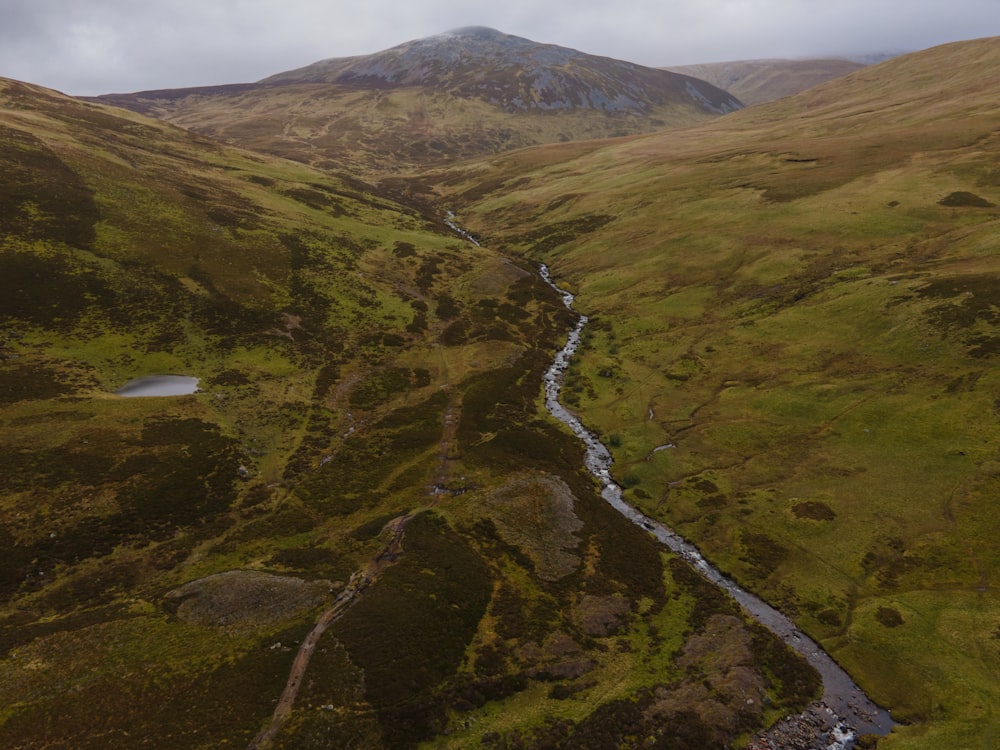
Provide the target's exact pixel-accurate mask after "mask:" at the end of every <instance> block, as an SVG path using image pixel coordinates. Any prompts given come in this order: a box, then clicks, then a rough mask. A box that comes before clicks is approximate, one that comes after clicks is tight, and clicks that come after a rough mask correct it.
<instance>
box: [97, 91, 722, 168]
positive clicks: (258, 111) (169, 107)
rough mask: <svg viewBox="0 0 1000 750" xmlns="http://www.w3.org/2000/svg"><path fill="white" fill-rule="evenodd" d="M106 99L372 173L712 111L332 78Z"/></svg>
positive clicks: (269, 148)
mask: <svg viewBox="0 0 1000 750" xmlns="http://www.w3.org/2000/svg"><path fill="white" fill-rule="evenodd" d="M108 100H109V101H110V102H112V103H116V104H120V105H121V106H126V107H129V108H138V109H139V110H140V111H143V112H147V113H148V114H151V115H154V116H156V117H159V118H161V119H164V120H168V121H170V122H174V123H176V124H178V125H181V126H183V127H186V128H190V129H192V130H195V131H197V132H200V133H204V134H206V135H209V136H212V137H214V138H219V139H221V140H224V141H226V142H229V143H234V144H238V145H240V146H242V147H244V148H252V149H254V150H256V151H262V152H265V153H272V154H277V155H279V156H284V157H287V158H290V159H295V160H296V161H303V162H306V163H309V164H313V165H315V166H318V167H321V168H333V169H346V168H350V169H351V170H352V171H355V172H357V173H361V174H374V175H386V174H395V173H399V172H405V171H409V170H412V169H417V168H425V167H426V166H427V165H439V164H446V163H451V162H453V161H455V160H456V159H466V158H472V157H477V156H484V155H490V154H497V153H502V152H505V151H509V150H511V149H515V148H522V147H524V146H530V145H536V144H540V143H558V142H560V141H569V140H580V139H583V138H607V137H613V136H621V135H627V134H633V133H643V132H650V131H652V130H656V129H659V128H662V127H665V126H667V125H669V126H673V127H679V126H684V125H691V124H693V123H696V122H703V121H705V120H707V119H709V118H710V117H711V115H708V114H706V113H705V112H702V111H700V110H697V109H696V108H695V107H693V106H690V105H684V104H675V105H669V106H668V105H664V106H660V107H657V108H655V109H654V110H653V111H652V112H651V113H650V114H649V115H648V116H639V115H633V114H618V115H609V114H606V113H604V112H599V111H590V110H577V111H572V112H563V111H560V112H518V113H516V114H512V113H510V112H506V111H504V110H503V109H502V108H501V107H498V106H494V105H491V104H489V103H487V102H485V101H482V100H479V99H473V98H465V97H460V96H456V95H453V94H449V93H447V92H445V91H439V92H435V91H433V90H424V89H419V88H411V89H405V88H404V89H396V90H364V89H362V90H359V89H356V88H352V87H346V86H337V85H332V84H294V85H282V86H270V87H262V88H254V89H251V90H249V91H244V92H236V93H219V94H212V93H209V94H192V95H190V96H183V97H178V96H176V95H173V94H172V95H171V96H170V97H169V98H168V97H163V98H156V97H152V96H151V97H145V96H142V95H128V96H112V97H108Z"/></svg>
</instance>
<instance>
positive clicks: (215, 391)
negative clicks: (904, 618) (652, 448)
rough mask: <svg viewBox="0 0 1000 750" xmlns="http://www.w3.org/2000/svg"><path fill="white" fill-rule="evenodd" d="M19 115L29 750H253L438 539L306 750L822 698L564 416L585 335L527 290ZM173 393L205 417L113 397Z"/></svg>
mask: <svg viewBox="0 0 1000 750" xmlns="http://www.w3.org/2000/svg"><path fill="white" fill-rule="evenodd" d="M0 107H2V109H0V162H2V165H3V170H2V171H0V174H2V175H3V178H2V179H0V218H2V220H3V223H4V229H5V232H4V235H3V238H2V240H0V266H2V268H0V285H2V289H0V462H2V466H0V475H2V477H3V487H2V491H0V560H2V561H3V562H2V565H0V596H2V600H0V601H2V604H0V648H2V658H0V745H3V746H5V747H18V748H63V747H65V748H70V747H71V748H74V749H75V750H77V749H79V748H86V747H94V748H103V747H107V746H109V745H125V744H128V745H131V744H136V743H140V742H146V743H151V744H155V745H156V746H160V747H185V748H187V747H219V746H221V745H223V744H238V745H239V744H242V745H246V744H247V743H248V742H249V741H250V740H251V738H252V737H253V736H254V735H255V734H256V732H257V731H258V729H259V728H260V726H261V725H262V723H263V722H264V721H265V720H266V719H267V717H268V716H269V714H270V712H271V710H272V709H273V706H274V701H275V700H276V698H277V696H278V695H279V693H280V691H281V689H282V687H283V685H284V680H285V678H286V677H287V674H288V670H289V667H290V664H291V661H292V659H293V657H294V654H295V651H294V646H295V645H296V644H297V643H298V641H299V640H300V639H301V638H302V637H303V636H304V634H305V633H306V632H307V630H308V629H309V627H310V626H311V623H312V621H313V620H314V618H315V617H316V615H317V613H318V611H319V610H320V609H321V608H322V604H323V603H322V602H321V603H320V604H317V596H319V597H320V598H323V592H324V591H329V592H330V594H329V595H328V596H326V600H325V601H326V603H327V604H328V603H329V602H330V600H331V598H332V596H333V594H335V592H337V591H338V590H340V589H341V587H343V585H344V583H345V582H346V581H347V580H348V579H349V577H350V576H351V574H352V573H353V572H355V571H357V570H359V569H362V568H364V567H365V565H366V562H367V561H368V560H369V559H370V558H371V557H372V556H373V555H374V554H376V553H377V552H378V551H379V550H380V549H381V547H382V545H383V544H384V543H385V540H384V539H383V538H382V536H381V533H380V530H381V529H382V527H383V525H384V523H385V522H386V521H388V520H389V519H392V518H394V517H397V516H399V515H401V514H403V513H407V512H408V513H412V514H414V515H415V516H416V517H415V518H414V520H412V521H411V522H410V524H409V526H408V527H407V530H406V534H405V536H404V539H403V550H404V554H403V555H402V557H401V558H400V560H399V561H398V563H397V564H396V565H395V566H391V567H389V569H388V570H387V572H386V573H385V574H384V576H383V578H381V579H380V580H379V581H378V582H377V583H376V584H375V585H374V586H372V587H371V589H370V591H368V592H366V593H365V594H364V596H363V597H362V598H361V599H360V600H359V602H358V604H357V605H356V607H355V608H354V609H352V610H349V612H348V614H347V615H346V616H345V617H344V618H343V619H342V620H340V621H338V622H337V623H335V624H334V626H333V627H331V629H330V630H329V631H327V634H326V635H324V636H323V639H322V640H321V641H320V644H319V647H318V648H317V650H316V654H315V656H314V662H313V663H312V664H311V665H310V668H309V670H308V671H307V673H306V679H305V681H304V683H303V688H302V692H301V693H300V699H299V702H298V703H297V705H296V709H295V711H294V712H293V714H292V717H291V720H290V721H289V723H288V725H287V726H286V727H285V730H284V733H283V734H282V735H281V736H279V738H278V741H277V743H276V746H280V747H296V748H300V747H308V746H317V747H330V746H337V747H347V746H352V745H353V746H357V747H373V746H378V745H380V744H384V745H385V746H391V747H406V746H412V745H415V744H417V743H418V742H420V741H423V740H428V741H431V742H437V743H438V744H440V745H446V746H477V745H480V744H484V743H490V742H492V743H493V744H495V745H497V746H504V744H505V743H509V742H515V741H519V740H517V738H518V737H521V738H527V739H526V740H525V741H528V742H533V741H534V740H533V739H532V738H536V739H537V738H540V737H542V736H543V735H544V736H546V737H548V738H549V739H551V740H553V741H558V742H570V743H573V742H575V743H576V744H577V745H579V744H580V743H583V742H595V741H601V742H608V741H610V742H622V743H625V742H629V741H631V739H630V738H635V737H646V736H653V735H665V734H668V733H670V732H673V733H677V732H680V731H682V730H683V731H685V732H688V733H689V734H690V735H691V736H692V737H694V740H693V741H696V742H697V744H698V745H699V746H702V747H711V746H722V745H724V744H725V743H728V742H729V739H730V738H731V737H734V736H738V735H740V734H745V733H746V732H749V731H751V730H753V729H754V728H755V727H759V726H760V725H761V724H762V723H764V722H766V721H768V720H771V719H773V718H774V716H775V715H776V714H777V713H779V712H781V711H784V710H788V709H789V708H792V707H794V706H796V705H800V704H801V702H802V701H803V700H804V699H806V698H808V697H809V696H810V695H812V694H813V692H814V690H815V687H816V686H815V682H814V681H812V676H811V674H810V673H809V671H808V670H805V669H803V668H802V667H801V664H799V663H798V662H797V661H796V660H795V659H789V658H788V656H787V654H786V653H785V652H784V650H783V649H782V648H780V647H777V646H776V645H775V643H774V642H773V641H772V640H769V639H768V638H767V637H766V636H765V635H763V634H761V633H759V632H756V631H754V630H753V629H751V628H749V627H748V626H747V625H746V624H745V623H743V622H742V621H740V620H739V619H737V618H734V617H732V613H731V606H730V605H729V604H728V602H727V601H726V600H725V599H724V598H723V597H722V596H721V595H719V594H717V593H715V592H713V591H712V590H711V588H708V587H706V586H705V585H704V584H703V583H702V582H701V581H700V580H699V579H698V578H697V577H696V576H693V575H692V574H691V573H690V571H688V570H687V569H686V568H685V567H683V566H681V567H679V568H678V567H676V566H675V564H674V563H673V562H671V561H670V560H669V559H663V558H661V556H660V553H659V551H658V550H657V549H656V548H655V547H654V546H653V545H652V544H651V542H650V541H649V540H648V539H647V538H646V536H645V535H644V534H643V533H641V532H640V531H638V530H636V529H635V528H634V527H632V526H631V525H630V524H628V523H626V522H625V521H623V520H621V519H620V518H618V517H617V516H616V515H615V514H614V513H613V512H612V511H610V510H609V509H608V508H607V507H606V506H605V505H604V503H603V502H601V501H600V499H599V498H598V497H597V496H596V493H595V491H594V485H593V482H592V481H591V480H589V479H588V478H587V477H585V476H583V475H582V469H581V456H580V448H579V445H577V441H575V440H574V439H572V438H571V437H570V436H568V435H567V434H566V433H565V432H564V431H562V430H560V429H558V428H557V427H556V426H555V425H554V424H553V423H552V422H551V421H550V420H548V419H547V418H544V417H543V416H541V415H540V414H539V413H538V392H539V383H540V376H541V372H542V370H543V369H544V367H545V366H546V365H547V363H548V359H549V357H550V352H551V351H552V350H553V349H554V348H555V346H556V341H557V339H558V338H559V337H560V336H561V335H563V334H564V332H565V331H566V330H567V328H568V326H569V320H568V318H567V316H566V314H565V312H564V311H563V310H562V309H561V305H560V302H559V300H558V299H557V298H556V295H554V294H553V293H552V292H551V290H550V289H549V288H548V287H547V286H545V285H544V284H543V283H542V282H541V281H540V280H539V279H538V277H537V275H535V274H534V273H533V272H531V271H530V270H529V269H525V268H522V267H520V266H518V265H517V264H515V263H513V262H511V261H509V260H507V259H506V258H504V257H501V256H500V255H498V254H496V253H495V252H492V251H490V250H488V249H481V248H474V247H472V246H471V245H470V244H468V243H466V242H464V241H462V240H459V239H457V238H456V237H454V235H452V234H450V233H448V232H444V231H442V229H443V227H442V226H441V224H440V222H439V221H438V220H437V219H434V218H430V219H428V218H427V217H425V216H423V215H421V214H420V213H417V212H415V211H413V210H411V209H407V208H405V207H403V206H400V205H398V204H396V203H394V202H393V201H392V200H391V199H389V198H387V197H386V196H385V195H382V194H379V193H378V192H377V191H375V190H374V189H372V188H370V187H368V186H365V185H363V184H361V183H358V182H356V181H354V180H351V179H347V178H342V177H338V176H336V175H332V174H326V173H320V172H316V171H313V170H310V169H308V168H306V167H304V166H302V165H298V164H294V163H291V162H285V161H281V160H277V159H273V158H270V157H263V156H260V155H254V154H250V153H247V152H242V151H237V150H233V149H229V148H226V147H222V146H220V145H219V144H217V143H214V142H211V141H208V140H206V139H204V138H201V137H198V136H193V135H191V134H189V133H187V132H185V131H182V130H180V129H178V128H175V127H173V126H170V125H166V124H163V123H158V122H155V121H152V120H147V119H145V118H142V117H140V116H138V115H132V114H129V113H125V112H121V111H116V110H112V109H108V108H104V107H99V106H96V105H90V104H83V103H80V102H76V101H73V100H70V99H68V98H65V97H62V96H59V95H57V94H55V93H54V92H50V91H46V90H43V89H39V88H37V87H32V86H27V85H23V84H18V83H16V82H11V81H0ZM162 372H172V373H178V374H190V375H195V376H197V377H199V378H201V383H200V385H201V390H200V392H199V393H197V394H195V395H192V396H186V397H178V398H170V399H162V398H154V399H124V398H119V397H116V396H114V395H112V392H113V390H114V389H115V388H116V387H118V386H119V385H121V384H122V383H123V382H125V381H126V380H128V379H130V378H132V377H135V376H140V375H146V374H151V373H162ZM435 482H438V483H441V484H443V485H444V486H445V487H446V488H447V490H448V491H447V492H446V493H445V494H438V495H432V494H430V492H429V489H430V486H431V484H432V483H435ZM484 509H488V510H487V512H484ZM554 550H555V551H554ZM241 570H252V571H256V572H257V574H256V575H247V574H242V573H239V572H237V573H235V574H232V575H227V576H215V574H218V573H222V572H226V571H241ZM260 573H267V574H271V575H265V576H261V575H259V574H260ZM209 576H214V577H211V578H208V577H209ZM272 576H278V577H279V578H278V579H275V578H273V577H272ZM281 577H283V578H290V579H305V580H306V581H310V582H317V581H318V582H321V583H322V582H326V583H322V585H318V586H317V585H315V583H314V584H312V585H302V584H301V583H298V582H296V581H295V580H290V581H288V583H287V585H285V586H282V585H281V584H280V583H279V582H280V580H281ZM203 579H204V580H203ZM181 586H185V588H184V589H183V591H182V592H179V594H178V596H187V594H189V593H190V592H192V591H193V592H195V595H196V598H195V599H190V598H187V599H178V598H177V597H176V596H175V597H171V596H168V594H169V593H170V592H171V591H175V590H177V589H178V588H180V587H181ZM275 587H277V588H275ZM706 639H709V640H708V642H709V643H712V642H717V641H719V640H720V639H721V640H724V641H725V642H726V643H730V644H731V647H730V648H728V649H727V650H726V653H725V654H724V655H723V656H721V657H720V656H718V655H716V654H714V653H713V649H711V648H706V646H705V642H706ZM712 639H714V640H712ZM679 658H682V659H683V661H682V662H679V661H678V659H679ZM737 676H738V677H739V679H738V680H737V679H736V677H737ZM402 678H405V679H402ZM746 690H751V691H752V692H753V694H754V695H755V696H757V698H759V700H757V701H756V703H755V704H753V708H740V707H741V706H743V705H744V704H743V702H741V701H736V698H737V696H740V695H742V694H744V693H745V692H746ZM765 705H767V706H770V708H769V710H767V711H765V710H764V706H765ZM664 718H666V719H667V721H664V720H663V719H664ZM445 729H447V730H448V732H449V735H448V736H447V738H444V737H439V738H438V740H434V737H435V736H436V735H438V734H439V733H440V732H442V731H443V730H445ZM595 738H596V739H595ZM689 739H690V738H689Z"/></svg>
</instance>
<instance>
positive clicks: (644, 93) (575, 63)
mask: <svg viewBox="0 0 1000 750" xmlns="http://www.w3.org/2000/svg"><path fill="white" fill-rule="evenodd" d="M261 83H264V84H269V85H275V84H298V83H312V84H317V83H327V84H338V85H347V86H356V87H358V88H374V89H396V88H407V87H421V88H424V89H436V90H439V91H443V92H447V93H449V94H452V95H456V96H460V97H463V98H468V99H482V100H485V101H487V102H489V103H491V104H494V105H496V106H499V107H501V108H502V109H504V110H506V111H508V112H521V111H528V110H574V109H591V110H600V111H604V112H608V113H626V112H627V113H633V114H648V113H649V112H651V111H652V110H653V109H655V108H656V107H658V106H660V105H662V104H665V103H668V102H669V103H683V104H686V105H687V106H690V107H693V108H694V109H696V110H700V111H701V112H703V113H705V114H723V113H725V112H731V111H733V110H735V109H739V108H740V107H742V104H741V103H740V102H739V100H737V99H735V98H734V97H733V96H731V95H730V94H728V93H726V92H724V91H722V90H720V89H718V88H716V87H715V86H712V85H711V84H708V83H705V82H704V81H699V80H697V79H693V78H689V77H687V76H681V75H677V74H674V73H669V72H667V71H664V70H657V69H655V68H647V67H644V66H642V65H636V64H635V63H630V62H624V61H622V60H614V59H611V58H608V57H598V56H596V55H588V54H586V53H584V52H580V51H578V50H575V49H570V48H568V47H560V46H557V45H554V44H542V43H540V42H534V41H531V40H530V39H525V38H523V37H519V36H512V35H510V34H504V33H503V32H500V31H497V30H496V29H492V28H489V27H486V26H465V27H461V28H458V29H453V30H451V31H446V32H444V33H442V34H436V35H434V36H430V37H426V38H423V39H417V40H414V41H410V42H405V43H403V44H400V45H397V46H396V47H392V48H390V49H387V50H384V51H382V52H376V53H375V54H372V55H362V56H358V57H346V58H332V59H328V60H321V61H319V62H317V63H314V64H312V65H307V66H306V67H304V68H299V69H297V70H292V71H288V72H286V73H279V74H278V75H275V76H271V77H270V78H265V79H264V80H263V81H261Z"/></svg>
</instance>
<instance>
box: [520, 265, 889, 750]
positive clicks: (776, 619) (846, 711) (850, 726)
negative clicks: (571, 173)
mask: <svg viewBox="0 0 1000 750" xmlns="http://www.w3.org/2000/svg"><path fill="white" fill-rule="evenodd" d="M539 273H540V274H541V276H542V278H543V279H544V280H545V282H546V283H547V284H549V286H551V287H552V288H553V289H555V290H556V291H557V292H559V294H560V295H562V298H563V302H564V304H565V305H566V307H567V308H569V309H570V310H573V299H574V297H573V295H572V294H571V293H569V292H567V291H566V290H564V289H561V288H560V287H559V286H557V285H556V284H555V282H553V280H552V277H551V275H550V274H549V270H548V268H547V267H546V266H544V265H542V266H541V268H540V269H539ZM574 312H575V311H574ZM587 322H588V319H587V316H585V315H580V316H579V319H578V322H577V324H576V326H575V327H574V328H573V330H572V331H571V332H570V334H569V338H568V340H567V342H566V345H565V346H564V347H563V348H562V349H561V350H559V352H558V353H557V354H556V357H555V360H554V361H553V363H552V365H551V367H549V369H548V370H547V371H546V373H545V381H544V383H545V406H546V408H547V409H548V410H549V413H551V414H552V416H554V417H555V418H556V419H558V420H559V421H561V422H563V423H564V424H565V425H566V426H567V427H569V428H570V430H572V431H573V434H575V435H576V436H577V437H578V438H580V440H582V441H583V442H584V444H585V445H586V449H587V450H586V455H585V458H584V461H585V463H586V466H587V469H588V470H589V471H590V472H591V473H592V474H593V475H594V476H595V477H596V478H597V479H598V480H599V481H600V482H601V485H602V487H603V490H602V492H601V496H602V497H603V498H604V499H605V500H606V501H607V502H608V503H609V504H610V505H611V506H612V507H614V508H615V510H617V511H618V512H619V513H621V514H622V515H623V516H625V517H626V518H627V519H629V520H630V521H631V522H632V523H634V524H636V525H638V526H641V527H642V528H644V529H645V530H646V531H648V532H649V533H650V534H652V535H653V536H654V537H656V539H657V540H659V541H660V542H661V543H662V544H664V545H666V546H667V547H669V548H670V549H671V550H673V551H674V552H675V553H677V554H678V555H680V556H681V557H683V558H684V559H685V560H687V562H688V563H690V564H691V566H692V567H694V568H695V570H697V571H698V572H699V573H700V574H701V575H703V576H704V577H705V578H707V579H708V580H709V581H711V582H712V583H714V584H715V585H716V586H718V587H719V588H721V589H722V590H723V591H725V592H726V593H727V594H729V595H730V596H731V597H732V598H733V599H735V600H736V601H737V602H738V603H739V605H740V606H741V607H742V608H743V609H744V611H746V612H747V613H748V614H749V615H750V616H751V617H753V618H754V619H756V620H757V621H758V622H760V623H761V624H762V625H764V626H765V627H766V628H767V629H768V630H770V631H771V632H772V633H774V634H775V635H777V636H778V637H779V638H781V639H782V640H783V641H785V643H787V644H788V645H789V646H790V647H791V648H792V649H793V650H795V651H797V652H798V653H800V654H801V655H802V656H804V657H805V659H806V660H807V661H808V662H809V663H810V664H811V665H812V666H813V667H814V668H815V669H816V671H817V672H819V674H820V676H821V677H822V678H823V698H822V701H821V703H820V704H819V705H818V706H814V707H813V709H812V711H813V712H815V711H817V710H818V711H821V712H822V713H824V714H828V716H829V722H830V725H831V727H832V730H831V732H830V735H831V736H830V739H831V740H833V742H832V743H831V744H830V745H829V746H830V747H849V746H850V745H851V743H852V742H853V737H854V735H856V734H880V735H885V734H888V733H889V732H890V731H891V729H892V727H893V725H894V722H893V720H892V717H891V716H890V715H889V712H888V711H886V710H885V709H883V708H880V707H879V706H877V705H876V704H875V703H874V702H873V701H872V700H871V699H870V698H869V697H868V696H867V695H865V694H864V693H863V692H862V691H861V689H860V688H859V687H858V686H857V685H856V684H855V683H854V681H853V680H852V679H851V677H850V675H848V674H847V672H845V671H844V670H843V669H842V668H841V667H840V666H839V665H838V664H837V663H836V662H835V661H834V660H833V659H832V658H831V657H830V655H829V654H827V653H826V652H825V651H824V650H823V649H822V648H821V647H820V646H819V644H817V643H816V642H815V641H813V640H812V639H811V638H809V637H808V636H807V635H805V634H804V633H802V632H801V631H800V630H799V629H798V628H797V627H796V626H795V624H794V623H793V622H792V621H791V620H790V619H788V618H787V617H786V616H785V615H783V614H782V613H781V612H779V611H778V610H776V609H775V608H774V607H772V606H771V605H770V604H768V603H767V602H765V601H764V600H763V599H761V598H759V597H757V596H755V595H754V594H751V593H750V592H749V591H746V590H745V589H743V588H741V587H740V586H738V585H736V584H735V583H734V582H733V581H731V580H730V579H728V578H726V576H724V575H723V574H722V573H721V572H719V571H718V570H716V569H715V568H714V567H712V565H710V564H709V563H708V561H707V560H705V558H704V557H703V556H702V555H701V553H700V552H699V551H698V549H697V548H696V547H695V546H694V545H693V544H691V543H690V542H688V541H687V540H685V539H684V538H682V537H681V536H680V535H679V534H677V533H676V532H675V531H674V530H673V529H670V528H669V527H667V526H664V525H663V524H661V523H659V522H658V521H655V520H653V519H652V518H649V517H648V516H646V515H644V514H643V513H641V512H640V511H638V510H636V509H635V508H633V507H632V506H631V505H629V504H628V503H627V502H625V500H624V498H623V497H622V490H621V487H619V486H618V485H617V484H616V483H615V482H614V480H613V478H612V476H611V464H612V458H611V452H610V451H609V450H608V449H607V447H606V446H605V445H604V444H603V443H602V442H601V441H600V440H599V439H598V438H597V437H596V436H595V435H594V434H593V433H592V432H590V430H588V429H587V428H586V427H584V426H583V423H582V422H580V420H579V419H578V418H577V417H576V415H574V414H573V413H572V412H570V411H569V410H568V409H566V407H564V406H563V405H562V404H561V403H560V402H559V392H560V390H561V386H562V379H563V374H564V373H565V371H566V368H567V367H568V366H569V363H570V360H571V359H572V358H573V355H574V354H575V353H576V350H577V348H578V347H579V345H580V335H581V332H582V331H583V328H584V326H585V325H586V324H587ZM807 713H808V712H806V713H803V714H802V718H803V721H806V720H807V719H808V720H809V721H812V716H811V715H810V716H807V715H806V714H807ZM825 746H826V745H824V747H825ZM765 747H766V746H765Z"/></svg>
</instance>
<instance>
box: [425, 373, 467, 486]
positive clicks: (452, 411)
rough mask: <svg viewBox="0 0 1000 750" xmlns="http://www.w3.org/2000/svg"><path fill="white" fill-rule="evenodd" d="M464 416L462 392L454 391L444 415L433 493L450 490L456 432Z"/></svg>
mask: <svg viewBox="0 0 1000 750" xmlns="http://www.w3.org/2000/svg"><path fill="white" fill-rule="evenodd" d="M461 417H462V393H461V391H455V392H452V394H451V398H450V399H449V401H448V406H447V407H446V408H445V410H444V416H443V417H442V428H441V442H440V444H439V449H438V467H437V471H436V472H435V473H434V485H433V487H432V489H431V493H432V494H435V495H437V494H441V493H446V492H448V480H449V478H450V477H451V467H450V465H449V463H450V461H451V460H452V458H451V457H452V455H453V454H454V452H455V451H456V446H457V443H456V441H455V434H456V432H457V431H458V423H459V420H460V419H461Z"/></svg>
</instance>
